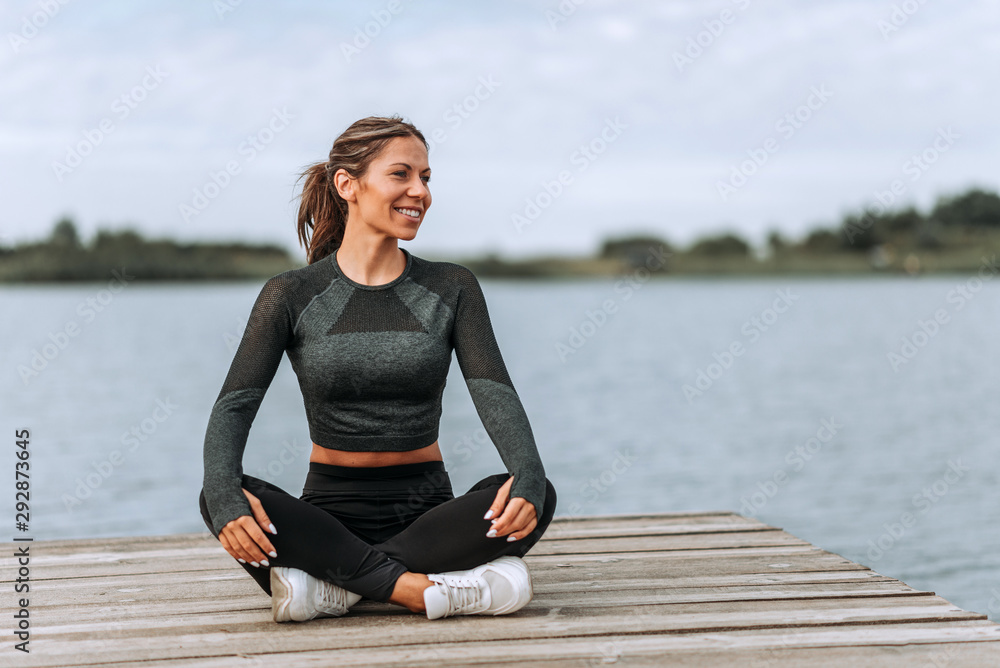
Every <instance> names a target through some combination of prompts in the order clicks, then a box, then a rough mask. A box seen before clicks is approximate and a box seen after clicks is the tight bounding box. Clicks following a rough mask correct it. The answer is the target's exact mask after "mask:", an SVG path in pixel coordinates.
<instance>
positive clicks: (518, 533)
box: [497, 497, 538, 541]
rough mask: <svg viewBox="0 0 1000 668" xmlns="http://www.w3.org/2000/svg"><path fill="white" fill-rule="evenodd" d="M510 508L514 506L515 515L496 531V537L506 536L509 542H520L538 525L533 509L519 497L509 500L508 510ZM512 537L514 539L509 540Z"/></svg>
mask: <svg viewBox="0 0 1000 668" xmlns="http://www.w3.org/2000/svg"><path fill="white" fill-rule="evenodd" d="M511 506H514V508H515V509H516V513H515V514H513V515H512V517H511V518H510V519H509V520H508V521H507V522H506V523H505V525H504V526H502V527H501V529H499V530H498V531H497V535H498V536H506V537H507V540H510V541H514V540H520V539H521V538H524V537H525V536H527V535H528V534H529V533H531V532H532V531H534V528H535V526H536V525H537V524H538V519H537V517H536V514H535V507H534V506H533V505H532V504H531V503H530V502H528V501H526V500H525V499H522V498H521V497H514V498H513V499H511V500H510V503H509V504H508V508H510V507H511ZM512 535H513V536H515V537H514V538H510V536H512Z"/></svg>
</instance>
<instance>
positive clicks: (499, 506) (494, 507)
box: [483, 478, 514, 520]
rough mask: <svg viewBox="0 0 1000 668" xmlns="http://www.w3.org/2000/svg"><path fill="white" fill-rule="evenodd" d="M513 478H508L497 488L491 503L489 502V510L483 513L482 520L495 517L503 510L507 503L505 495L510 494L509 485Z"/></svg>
mask: <svg viewBox="0 0 1000 668" xmlns="http://www.w3.org/2000/svg"><path fill="white" fill-rule="evenodd" d="M513 480H514V479H513V478H509V479H508V480H507V482H505V483H504V484H503V485H502V486H501V487H500V489H498V490H497V495H496V497H495V498H494V499H493V503H492V504H490V508H489V510H487V511H486V514H485V515H483V519H484V520H488V519H493V518H496V517H497V516H498V515H500V513H502V512H503V510H504V507H506V505H507V497H508V496H509V495H510V486H511V484H512V481H513Z"/></svg>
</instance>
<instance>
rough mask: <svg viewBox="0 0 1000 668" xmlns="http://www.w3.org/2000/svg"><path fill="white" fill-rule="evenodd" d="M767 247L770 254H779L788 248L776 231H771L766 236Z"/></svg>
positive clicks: (779, 233)
mask: <svg viewBox="0 0 1000 668" xmlns="http://www.w3.org/2000/svg"><path fill="white" fill-rule="evenodd" d="M767 247H768V249H769V250H770V251H771V253H772V254H776V253H780V252H782V251H784V250H785V249H786V248H788V242H787V241H786V240H785V237H783V236H782V235H781V232H779V231H778V230H771V231H770V232H768V234H767Z"/></svg>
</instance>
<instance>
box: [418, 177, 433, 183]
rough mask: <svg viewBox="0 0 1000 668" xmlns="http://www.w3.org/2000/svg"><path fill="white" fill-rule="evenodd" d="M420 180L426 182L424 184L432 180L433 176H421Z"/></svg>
mask: <svg viewBox="0 0 1000 668" xmlns="http://www.w3.org/2000/svg"><path fill="white" fill-rule="evenodd" d="M420 180H421V181H423V182H424V185H426V184H428V183H430V182H431V177H430V176H421V177H420Z"/></svg>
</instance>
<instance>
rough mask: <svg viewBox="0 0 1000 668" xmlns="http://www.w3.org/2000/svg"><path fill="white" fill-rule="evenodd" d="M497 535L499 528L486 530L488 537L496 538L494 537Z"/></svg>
mask: <svg viewBox="0 0 1000 668" xmlns="http://www.w3.org/2000/svg"><path fill="white" fill-rule="evenodd" d="M496 535H497V530H496V529H490V530H489V531H487V532H486V537H487V538H494V537H496Z"/></svg>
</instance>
